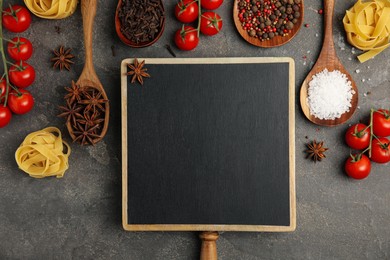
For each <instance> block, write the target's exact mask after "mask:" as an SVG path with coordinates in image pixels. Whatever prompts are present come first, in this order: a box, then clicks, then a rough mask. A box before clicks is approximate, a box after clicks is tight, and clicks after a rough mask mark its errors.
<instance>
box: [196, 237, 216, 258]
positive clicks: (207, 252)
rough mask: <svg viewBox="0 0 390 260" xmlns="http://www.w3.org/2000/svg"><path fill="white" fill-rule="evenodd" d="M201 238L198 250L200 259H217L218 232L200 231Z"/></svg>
mask: <svg viewBox="0 0 390 260" xmlns="http://www.w3.org/2000/svg"><path fill="white" fill-rule="evenodd" d="M199 237H200V239H201V240H202V248H201V251H200V260H217V259H218V254H217V243H216V241H217V239H218V237H219V235H218V232H202V233H200V235H199Z"/></svg>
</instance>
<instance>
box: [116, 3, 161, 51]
mask: <svg viewBox="0 0 390 260" xmlns="http://www.w3.org/2000/svg"><path fill="white" fill-rule="evenodd" d="M122 2H123V0H119V1H118V5H117V7H116V11H115V29H116V33H117V34H118V36H119V39H121V41H122V42H123V43H125V44H126V45H128V46H130V47H133V48H142V47H147V46H150V45H152V44H153V43H155V42H157V41H158V40H159V39H160V37H161V35H162V33H163V31H164V28H165V10H164V5H163V2H162V1H161V0H159V2H160V4H161V6H162V8H163V11H164V15H163V21H162V25H161V28H160V31H159V32H158V34H157V35H156V37H155V38H154V39H153V40H152V41H150V42H143V43H136V42H133V41H130V40H129V39H128V38H126V36H124V35H123V33H122V31H121V22H120V20H119V10H120V9H121V8H122Z"/></svg>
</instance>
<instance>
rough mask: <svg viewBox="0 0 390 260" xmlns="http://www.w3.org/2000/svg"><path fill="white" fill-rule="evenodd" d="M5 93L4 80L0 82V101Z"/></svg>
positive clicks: (5, 83)
mask: <svg viewBox="0 0 390 260" xmlns="http://www.w3.org/2000/svg"><path fill="white" fill-rule="evenodd" d="M5 93H7V82H6V80H5V79H4V78H2V79H1V80H0V101H1V99H2V98H3V97H5Z"/></svg>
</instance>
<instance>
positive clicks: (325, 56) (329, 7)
mask: <svg viewBox="0 0 390 260" xmlns="http://www.w3.org/2000/svg"><path fill="white" fill-rule="evenodd" d="M334 3H335V1H334V0H324V13H325V28H324V40H323V43H322V50H321V53H320V56H319V58H318V60H317V62H316V64H315V65H314V67H313V68H312V70H311V71H310V72H309V74H308V75H307V77H306V79H305V81H304V82H303V83H302V87H301V94H300V99H301V107H302V111H303V113H304V114H305V116H306V117H307V118H308V119H309V120H310V121H311V122H313V123H314V124H317V125H322V126H336V125H339V124H342V123H344V122H345V121H347V120H348V119H350V118H351V116H352V115H353V113H354V112H355V110H356V107H357V104H358V89H357V87H356V84H355V82H354V81H353V79H352V77H351V75H350V74H349V73H348V71H347V70H346V69H345V68H344V67H343V65H342V64H341V62H340V60H339V59H338V58H337V54H336V51H335V48H334V43H333V11H334ZM324 69H328V71H334V70H339V71H340V72H341V73H344V74H345V75H346V76H347V78H348V79H349V80H350V81H351V85H352V88H353V90H354V91H355V94H354V95H353V96H352V100H351V108H350V110H349V112H346V113H344V114H342V115H341V117H340V118H336V119H334V120H322V119H319V118H316V117H315V116H313V115H311V114H310V109H309V106H308V104H307V95H308V93H307V91H308V85H309V82H310V81H311V79H312V77H313V75H315V74H317V73H319V72H321V71H323V70H324Z"/></svg>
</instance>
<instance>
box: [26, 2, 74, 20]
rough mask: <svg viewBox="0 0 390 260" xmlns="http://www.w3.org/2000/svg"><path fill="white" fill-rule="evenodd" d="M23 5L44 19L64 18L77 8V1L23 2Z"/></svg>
mask: <svg viewBox="0 0 390 260" xmlns="http://www.w3.org/2000/svg"><path fill="white" fill-rule="evenodd" d="M24 3H25V4H26V6H27V8H28V9H29V10H30V11H31V12H32V13H33V14H35V15H36V16H38V17H41V18H46V19H62V18H66V17H68V16H70V15H71V14H73V13H74V11H75V10H76V7H77V0H24Z"/></svg>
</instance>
